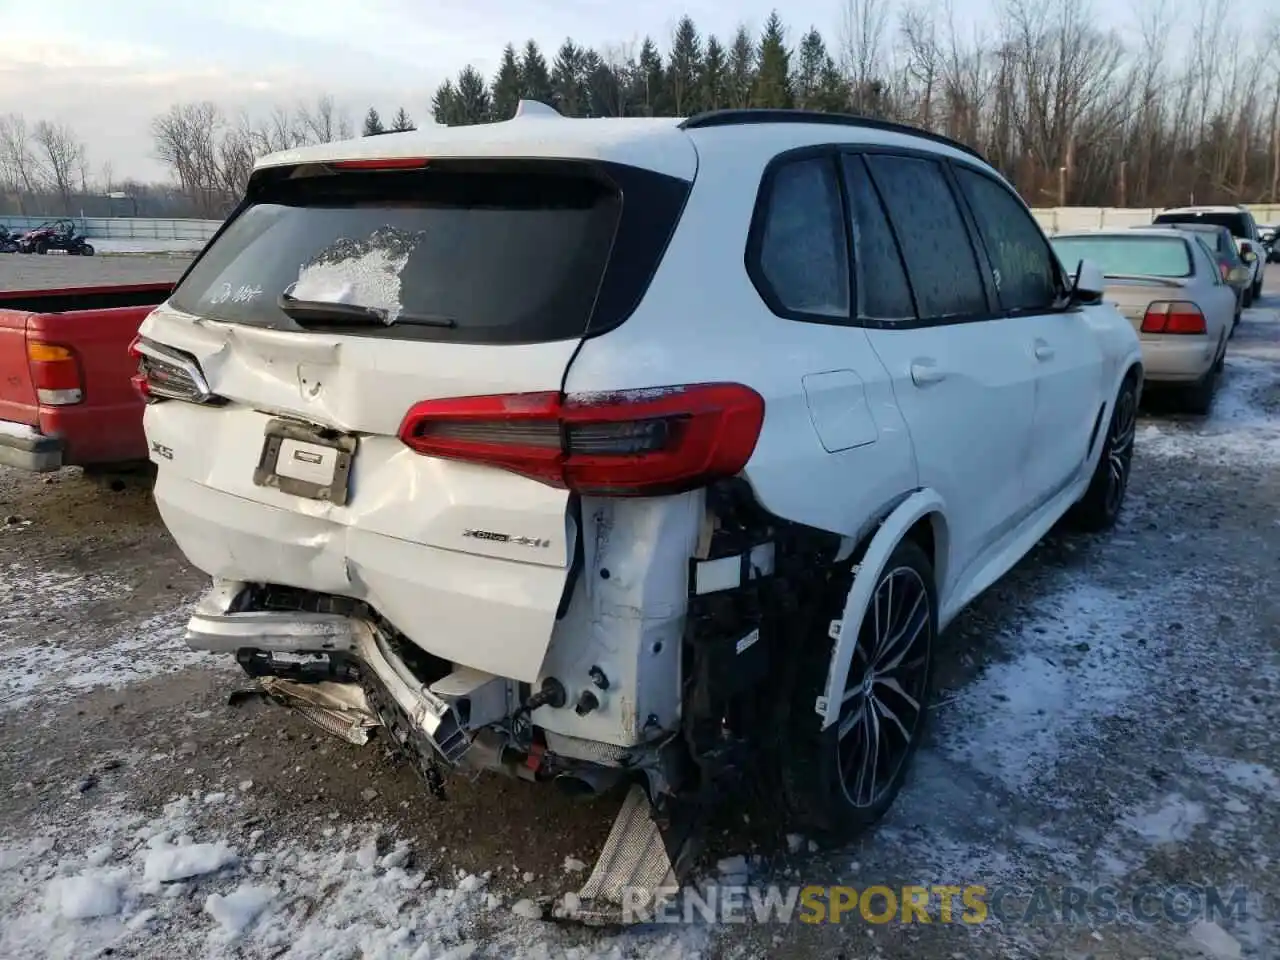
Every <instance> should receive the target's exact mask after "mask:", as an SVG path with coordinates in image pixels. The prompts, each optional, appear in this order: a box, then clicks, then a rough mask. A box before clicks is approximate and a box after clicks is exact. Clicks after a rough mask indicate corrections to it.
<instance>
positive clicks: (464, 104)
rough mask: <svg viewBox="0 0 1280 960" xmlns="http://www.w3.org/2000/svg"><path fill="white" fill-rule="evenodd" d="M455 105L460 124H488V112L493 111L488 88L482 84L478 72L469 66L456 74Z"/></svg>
mask: <svg viewBox="0 0 1280 960" xmlns="http://www.w3.org/2000/svg"><path fill="white" fill-rule="evenodd" d="M457 104H458V114H459V116H460V117H461V122H462V124H471V123H488V122H489V116H490V111H491V110H492V109H493V102H492V100H491V99H490V97H489V86H488V84H486V83H485V82H484V77H482V76H481V75H480V71H479V70H477V69H476V68H475V67H473V66H471V64H467V65H466V66H465V67H463V68H462V72H461V73H460V74H458V86H457Z"/></svg>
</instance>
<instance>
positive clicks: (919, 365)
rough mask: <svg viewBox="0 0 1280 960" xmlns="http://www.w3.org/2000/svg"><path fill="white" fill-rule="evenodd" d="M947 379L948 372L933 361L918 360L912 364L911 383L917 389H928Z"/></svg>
mask: <svg viewBox="0 0 1280 960" xmlns="http://www.w3.org/2000/svg"><path fill="white" fill-rule="evenodd" d="M946 378H947V372H946V371H945V370H943V369H942V368H941V367H939V366H938V365H937V364H935V363H933V362H932V361H920V360H916V361H914V362H913V363H912V364H911V382H912V383H914V384H915V385H916V386H917V387H927V386H928V385H929V384H931V383H938V382H939V381H941V380H945V379H946Z"/></svg>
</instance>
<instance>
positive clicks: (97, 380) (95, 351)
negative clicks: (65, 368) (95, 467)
mask: <svg viewBox="0 0 1280 960" xmlns="http://www.w3.org/2000/svg"><path fill="white" fill-rule="evenodd" d="M152 309H153V308H152V307H151V306H142V307H114V308H109V309H105V310H78V311H72V312H68V313H37V314H32V315H31V316H30V319H29V321H28V325H27V336H28V338H29V339H31V340H39V341H43V342H45V343H56V344H61V345H63V346H67V347H70V348H71V349H72V350H73V351H74V352H75V355H76V358H77V360H78V361H79V364H80V376H81V383H82V389H83V390H84V400H83V401H82V402H81V403H78V404H74V405H71V406H66V407H49V406H44V407H41V408H40V413H39V427H40V431H41V432H42V433H45V434H48V435H50V436H60V437H62V438H63V442H64V443H65V448H64V453H63V462H64V463H66V464H88V463H111V462H117V461H125V460H137V459H144V458H145V457H146V455H147V443H146V438H145V436H144V435H143V431H142V407H143V404H142V400H141V398H140V397H139V396H138V395H137V393H135V392H134V389H133V385H132V384H131V382H130V379H131V378H132V376H133V373H134V367H135V364H134V361H133V360H132V359H131V358H130V357H129V342H130V341H131V340H132V339H133V337H134V334H136V333H137V332H138V326H139V325H140V324H141V323H142V321H143V320H144V319H145V318H146V316H147V314H149V313H150V312H151V310H152Z"/></svg>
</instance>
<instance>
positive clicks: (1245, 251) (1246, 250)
mask: <svg viewBox="0 0 1280 960" xmlns="http://www.w3.org/2000/svg"><path fill="white" fill-rule="evenodd" d="M1240 259H1241V260H1243V261H1244V262H1245V263H1253V261H1255V260H1257V259H1258V255H1257V254H1256V253H1254V252H1253V248H1252V247H1243V248H1242V249H1241V250H1240Z"/></svg>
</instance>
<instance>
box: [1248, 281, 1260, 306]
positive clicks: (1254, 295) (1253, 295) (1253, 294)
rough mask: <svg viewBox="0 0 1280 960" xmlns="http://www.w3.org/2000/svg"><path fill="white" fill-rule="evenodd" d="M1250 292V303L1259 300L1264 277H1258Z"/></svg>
mask: <svg viewBox="0 0 1280 960" xmlns="http://www.w3.org/2000/svg"><path fill="white" fill-rule="evenodd" d="M1249 293H1250V297H1249V302H1250V303H1252V302H1253V301H1255V300H1257V299H1258V298H1259V297H1261V296H1262V277H1261V276H1259V277H1258V279H1257V280H1255V281H1254V282H1253V286H1252V287H1250V288H1249Z"/></svg>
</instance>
